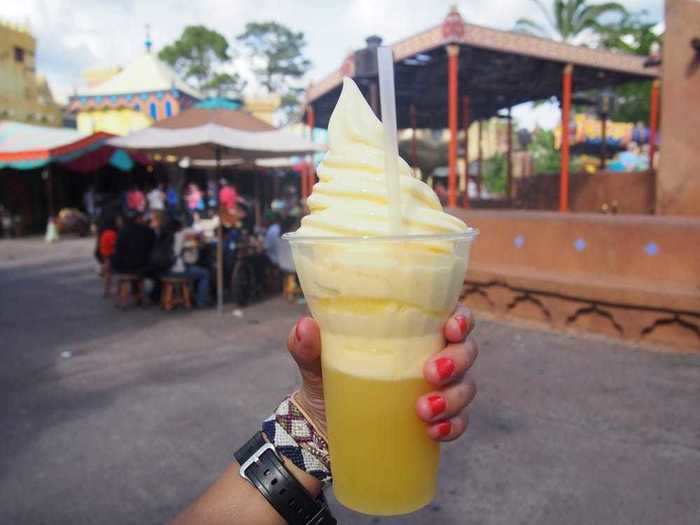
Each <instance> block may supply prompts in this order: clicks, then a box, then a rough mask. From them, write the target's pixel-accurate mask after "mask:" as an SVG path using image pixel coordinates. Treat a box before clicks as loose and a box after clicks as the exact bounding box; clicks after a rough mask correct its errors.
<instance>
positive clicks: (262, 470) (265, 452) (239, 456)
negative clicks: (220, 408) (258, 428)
mask: <svg viewBox="0 0 700 525" xmlns="http://www.w3.org/2000/svg"><path fill="white" fill-rule="evenodd" d="M234 455H235V457H236V461H238V463H239V464H240V466H241V468H240V474H241V477H243V478H244V479H247V480H248V481H249V482H250V483H251V484H252V485H253V486H254V487H255V488H257V489H258V490H259V491H260V493H261V494H262V495H263V496H265V499H266V500H267V501H268V502H269V503H270V505H272V507H273V508H274V509H275V510H276V511H277V512H278V513H279V515H280V516H282V517H283V518H284V519H285V520H286V521H287V523H289V525H336V523H337V522H336V520H335V518H334V517H333V516H332V515H331V511H330V509H329V508H328V505H327V504H326V501H325V499H324V498H323V493H321V495H320V496H319V497H318V499H314V497H313V496H311V494H309V493H308V492H307V490H306V489H305V488H304V486H303V485H302V484H301V483H299V481H297V479H296V478H295V477H294V475H292V473H291V472H289V470H288V469H287V467H286V466H285V465H284V463H283V462H282V458H281V457H280V456H279V455H278V453H277V450H275V447H274V445H273V444H272V443H268V442H267V441H266V440H265V438H264V437H263V434H262V432H257V433H256V434H255V435H254V436H253V437H252V438H250V440H248V442H247V443H246V444H245V445H243V446H242V447H241V448H240V449H238V451H237V452H236V453H235V454H234Z"/></svg>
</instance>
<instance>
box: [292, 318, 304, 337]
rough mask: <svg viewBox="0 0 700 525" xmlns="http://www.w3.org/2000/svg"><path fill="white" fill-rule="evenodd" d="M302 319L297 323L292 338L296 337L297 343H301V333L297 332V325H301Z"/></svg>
mask: <svg viewBox="0 0 700 525" xmlns="http://www.w3.org/2000/svg"><path fill="white" fill-rule="evenodd" d="M302 319H304V318H303V317H302V318H300V319H299V320H298V321H297V324H296V326H295V327H294V337H296V339H297V343H300V342H301V332H300V331H299V325H300V324H301V321H302Z"/></svg>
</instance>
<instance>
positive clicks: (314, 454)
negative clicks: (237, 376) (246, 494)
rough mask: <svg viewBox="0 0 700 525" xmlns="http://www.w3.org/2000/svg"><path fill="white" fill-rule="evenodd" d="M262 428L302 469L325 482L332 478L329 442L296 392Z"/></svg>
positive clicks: (282, 452) (282, 403) (284, 453)
mask: <svg viewBox="0 0 700 525" xmlns="http://www.w3.org/2000/svg"><path fill="white" fill-rule="evenodd" d="M262 430H263V432H264V433H265V435H266V436H267V438H268V439H269V440H270V442H271V443H272V444H273V445H275V448H276V449H277V450H278V451H279V453H280V454H282V455H283V456H285V457H286V458H289V459H290V460H291V461H292V463H294V464H295V465H296V466H297V467H299V468H300V469H301V470H303V471H304V472H307V473H308V474H311V475H312V476H313V477H315V478H316V479H318V480H319V481H320V482H321V483H323V485H324V486H326V485H328V484H330V483H331V482H332V480H333V478H332V476H331V463H330V455H329V454H328V442H327V441H326V439H325V437H324V436H323V435H322V434H321V433H320V432H319V431H318V430H317V429H316V428H315V427H314V425H313V424H312V423H311V422H310V421H309V419H308V418H307V417H306V416H305V415H304V412H303V411H302V410H301V409H300V408H299V406H298V405H297V404H296V403H295V402H294V394H291V395H289V396H287V397H286V398H284V400H283V401H282V402H281V403H280V405H279V406H278V407H277V410H275V413H274V414H272V415H271V416H270V417H268V418H267V419H266V420H265V421H263V425H262Z"/></svg>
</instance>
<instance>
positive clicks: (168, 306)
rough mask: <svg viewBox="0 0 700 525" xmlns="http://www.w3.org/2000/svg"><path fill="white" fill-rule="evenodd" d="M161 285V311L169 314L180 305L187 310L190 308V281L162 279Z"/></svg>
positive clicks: (184, 279) (179, 278) (181, 278)
mask: <svg viewBox="0 0 700 525" xmlns="http://www.w3.org/2000/svg"><path fill="white" fill-rule="evenodd" d="M161 284H162V290H161V293H160V306H161V307H162V308H163V310H165V311H166V312H169V311H170V310H172V309H173V308H175V307H176V306H180V305H182V306H184V307H185V308H187V309H188V310H189V309H190V308H192V294H191V292H190V280H189V279H188V278H187V277H163V278H162V279H161Z"/></svg>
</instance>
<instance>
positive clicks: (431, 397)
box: [416, 377, 476, 423]
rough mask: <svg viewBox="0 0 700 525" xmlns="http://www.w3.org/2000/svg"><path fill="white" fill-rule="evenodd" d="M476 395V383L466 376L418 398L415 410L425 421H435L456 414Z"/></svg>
mask: <svg viewBox="0 0 700 525" xmlns="http://www.w3.org/2000/svg"><path fill="white" fill-rule="evenodd" d="M475 396H476V383H474V381H473V380H472V379H471V378H469V377H467V378H465V380H464V381H460V382H459V383H455V384H452V385H450V386H448V387H446V388H443V389H442V390H439V391H435V392H430V393H429V394H426V395H424V396H421V397H419V398H418V401H417V402H416V412H417V413H418V417H420V418H421V419H422V420H423V421H425V422H426V423H436V422H438V421H443V420H445V419H449V418H452V417H454V416H457V415H459V414H460V412H462V411H463V410H464V409H465V408H466V407H467V405H469V403H471V402H472V401H473V400H474V397H475Z"/></svg>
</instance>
